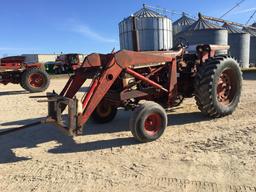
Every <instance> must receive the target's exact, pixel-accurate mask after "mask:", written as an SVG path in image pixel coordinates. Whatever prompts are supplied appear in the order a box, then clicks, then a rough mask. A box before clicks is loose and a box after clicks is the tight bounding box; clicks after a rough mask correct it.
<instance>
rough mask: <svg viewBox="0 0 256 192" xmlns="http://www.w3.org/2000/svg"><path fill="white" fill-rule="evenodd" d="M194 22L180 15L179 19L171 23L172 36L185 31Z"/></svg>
mask: <svg viewBox="0 0 256 192" xmlns="http://www.w3.org/2000/svg"><path fill="white" fill-rule="evenodd" d="M194 22H195V20H194V19H192V18H190V17H187V16H186V15H185V13H183V14H182V17H181V18H179V19H178V20H177V21H175V22H173V24H172V27H173V36H175V35H176V34H178V33H180V32H182V31H184V30H186V29H187V28H188V27H190V26H191V25H192V24H193V23H194Z"/></svg>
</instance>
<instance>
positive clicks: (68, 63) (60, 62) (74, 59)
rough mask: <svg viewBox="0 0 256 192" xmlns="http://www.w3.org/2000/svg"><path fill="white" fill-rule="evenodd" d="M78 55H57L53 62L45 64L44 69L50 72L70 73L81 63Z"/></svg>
mask: <svg viewBox="0 0 256 192" xmlns="http://www.w3.org/2000/svg"><path fill="white" fill-rule="evenodd" d="M80 55H81V54H77V53H72V54H62V55H59V56H58V57H57V59H56V60H55V62H52V63H49V64H46V65H45V68H46V71H47V72H48V73H51V74H65V73H72V72H73V71H75V70H76V69H77V68H79V67H80V66H81V64H82V63H81V61H80ZM82 56H83V55H81V57H82ZM82 61H83V60H82Z"/></svg>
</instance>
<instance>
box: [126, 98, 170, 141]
mask: <svg viewBox="0 0 256 192" xmlns="http://www.w3.org/2000/svg"><path fill="white" fill-rule="evenodd" d="M129 127H130V130H131V132H132V135H133V136H134V138H135V139H136V140H138V141H139V142H143V143H144V142H150V141H154V140H157V139H158V138H160V137H161V136H162V134H163V133H164V131H165V128H166V127H167V114H166V112H165V110H164V109H163V107H162V106H160V105H159V104H157V103H155V102H152V101H146V102H145V103H143V104H141V105H140V106H139V107H137V108H136V109H135V110H134V112H133V113H132V117H131V119H130V123H129Z"/></svg>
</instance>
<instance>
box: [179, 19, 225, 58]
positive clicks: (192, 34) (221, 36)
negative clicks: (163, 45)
mask: <svg viewBox="0 0 256 192" xmlns="http://www.w3.org/2000/svg"><path fill="white" fill-rule="evenodd" d="M179 37H182V38H184V39H186V40H187V41H188V42H189V44H190V45H195V44H218V45H227V44H228V31H227V30H226V29H224V28H222V27H220V26H218V25H215V24H213V23H211V22H209V21H206V20H205V19H204V18H203V17H202V15H201V14H199V19H198V20H197V21H196V22H195V23H193V24H192V25H191V26H190V27H189V28H187V29H186V30H185V31H183V32H181V33H179V34H177V35H176V37H175V39H178V38H179ZM224 53H226V51H219V52H218V53H217V54H224Z"/></svg>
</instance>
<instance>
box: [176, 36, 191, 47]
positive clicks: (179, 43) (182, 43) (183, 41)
mask: <svg viewBox="0 0 256 192" xmlns="http://www.w3.org/2000/svg"><path fill="white" fill-rule="evenodd" d="M188 46H189V42H188V41H187V40H186V39H185V38H183V37H179V38H178V39H176V40H175V43H174V48H175V49H179V48H187V47H188Z"/></svg>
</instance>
